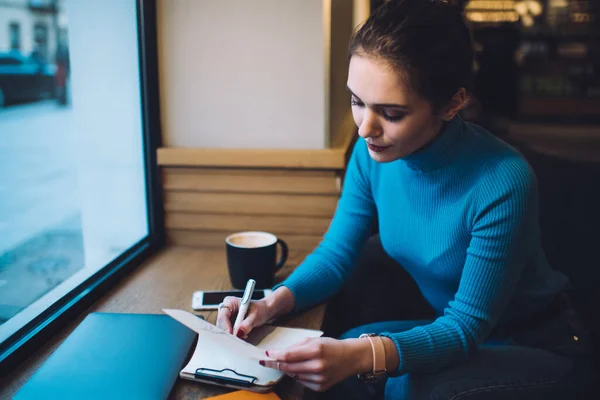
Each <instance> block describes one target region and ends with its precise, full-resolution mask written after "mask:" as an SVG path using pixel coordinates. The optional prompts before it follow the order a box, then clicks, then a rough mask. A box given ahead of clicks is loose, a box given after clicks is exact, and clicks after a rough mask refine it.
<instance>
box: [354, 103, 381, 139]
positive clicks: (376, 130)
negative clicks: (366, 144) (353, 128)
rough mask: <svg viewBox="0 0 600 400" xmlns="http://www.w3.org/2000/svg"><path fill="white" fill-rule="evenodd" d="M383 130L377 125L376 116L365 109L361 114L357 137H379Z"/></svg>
mask: <svg viewBox="0 0 600 400" xmlns="http://www.w3.org/2000/svg"><path fill="white" fill-rule="evenodd" d="M382 133H383V130H382V129H381V126H380V124H379V121H378V119H377V114H376V113H374V112H373V111H371V110H370V109H368V108H366V109H365V111H364V113H363V118H362V121H361V123H360V126H359V127H358V135H359V136H360V137H362V138H363V139H366V138H369V137H378V136H381V134H382Z"/></svg>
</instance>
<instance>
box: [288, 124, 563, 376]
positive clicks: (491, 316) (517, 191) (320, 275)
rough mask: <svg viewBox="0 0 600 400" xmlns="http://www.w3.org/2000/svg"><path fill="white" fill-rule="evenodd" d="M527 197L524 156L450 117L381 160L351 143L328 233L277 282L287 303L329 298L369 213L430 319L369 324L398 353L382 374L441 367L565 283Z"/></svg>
mask: <svg viewBox="0 0 600 400" xmlns="http://www.w3.org/2000/svg"><path fill="white" fill-rule="evenodd" d="M537 196H538V194H537V187H536V178H535V175H534V173H533V171H532V170H531V168H530V167H529V165H528V164H527V162H526V161H525V159H524V158H523V157H522V156H521V155H520V154H519V153H518V152H517V151H516V150H515V149H513V148H512V147H510V146H509V145H507V144H506V143H504V142H502V141H501V140H499V139H497V138H495V137H494V136H493V135H491V134H490V133H489V132H487V131H486V130H484V129H483V128H481V127H478V126H476V125H473V124H470V123H467V122H464V121H463V120H461V119H459V118H455V119H454V120H452V121H451V122H450V123H449V124H448V125H447V126H446V128H445V129H444V131H443V132H442V133H441V134H440V136H439V137H438V138H437V139H436V140H435V141H434V142H433V143H432V144H430V145H429V146H427V147H426V148H424V149H421V150H419V151H417V152H416V153H413V154H411V155H409V156H408V157H405V158H403V159H399V160H396V161H394V162H390V163H378V162H376V161H374V160H373V159H372V158H371V157H370V156H369V153H368V148H367V146H366V143H365V141H364V140H362V139H359V140H358V142H357V143H356V145H355V148H354V151H353V154H352V157H351V159H350V163H349V165H348V169H347V173H346V179H345V182H344V188H343V191H342V195H341V197H340V201H339V204H338V208H337V210H336V213H335V216H334V218H333V221H332V223H331V225H330V227H329V230H328V232H327V233H326V234H325V237H324V239H323V241H322V242H321V243H320V245H319V246H318V247H317V248H316V249H315V250H314V252H313V253H312V254H310V255H309V256H308V257H307V258H306V259H305V261H304V262H303V263H302V264H301V265H300V266H298V268H296V270H295V271H294V272H293V273H292V274H291V275H290V276H289V277H288V278H287V279H286V280H285V281H284V282H283V283H282V284H280V285H285V286H286V287H288V288H289V289H290V290H291V291H292V293H293V295H294V298H295V301H296V309H297V310H299V309H304V308H307V307H309V306H311V305H315V304H318V303H320V302H323V301H325V300H326V299H328V298H329V297H331V296H332V295H334V294H335V293H336V292H338V291H339V289H340V288H341V287H342V285H343V284H344V282H345V281H346V279H347V278H348V276H349V275H350V273H351V272H352V269H353V267H354V264H355V260H356V258H357V255H358V253H359V251H360V250H361V249H362V248H363V245H364V244H365V242H366V240H367V239H368V236H369V234H370V232H371V228H372V223H373V221H374V220H375V217H376V216H377V217H378V221H379V233H380V235H381V241H382V244H383V247H384V249H385V250H386V252H387V253H388V254H389V255H390V256H391V257H392V258H393V259H394V260H396V261H397V262H398V263H399V264H400V265H402V267H404V268H405V269H406V270H407V271H408V273H410V275H411V276H412V277H413V278H414V280H415V281H416V283H417V284H418V286H419V287H420V289H421V291H422V293H423V295H424V297H425V298H426V299H427V301H428V302H429V303H430V304H431V305H432V306H433V308H434V309H435V310H436V312H437V313H438V318H437V319H436V320H435V321H433V322H432V323H431V324H429V325H425V326H421V327H417V328H414V329H411V330H409V331H406V332H379V333H380V334H381V335H383V336H387V337H389V338H391V339H392V340H393V341H394V342H395V344H396V347H397V350H398V354H399V357H400V365H399V367H398V370H397V371H395V373H393V375H396V374H402V373H406V372H412V371H422V372H426V371H433V370H436V369H438V368H441V367H444V366H448V365H451V364H452V363H453V362H457V361H459V360H461V359H464V358H465V356H467V355H468V354H470V353H471V352H472V351H473V350H475V349H476V348H477V346H478V345H479V344H481V343H482V342H483V341H484V340H485V339H486V338H487V336H488V335H489V333H490V331H491V329H492V328H493V327H494V326H495V325H497V324H503V323H506V322H510V321H513V320H515V319H518V318H520V317H526V316H527V315H530V314H531V313H534V312H535V311H537V310H540V309H541V308H543V307H544V306H545V305H547V304H548V303H549V302H550V301H551V300H552V298H553V296H554V295H555V294H556V293H557V292H559V291H560V290H562V289H563V288H564V287H565V285H566V284H567V281H566V278H565V277H564V275H561V274H560V273H558V272H555V271H554V270H552V269H550V267H549V266H548V263H547V261H546V258H545V256H544V253H543V251H542V249H541V247H540V234H539V227H538V209H537V208H538V197H537ZM280 285H278V286H280ZM278 286H277V287H278ZM403 301H407V299H403Z"/></svg>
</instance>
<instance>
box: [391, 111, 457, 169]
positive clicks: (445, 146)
mask: <svg viewBox="0 0 600 400" xmlns="http://www.w3.org/2000/svg"><path fill="white" fill-rule="evenodd" d="M463 130H464V122H463V120H462V119H461V118H460V117H458V116H457V117H455V118H453V119H452V120H450V122H448V123H447V124H446V126H445V127H444V128H443V130H442V132H441V133H440V134H439V135H438V137H437V138H436V139H435V140H434V141H433V142H431V143H430V144H428V145H427V146H425V147H424V148H421V149H419V150H417V151H415V152H414V153H412V154H409V155H408V156H406V157H404V158H401V159H400V160H399V161H400V162H404V163H405V164H406V165H407V166H408V167H409V168H410V169H412V170H415V171H422V172H429V171H433V170H435V169H438V168H441V167H443V166H445V165H446V164H448V163H449V162H450V160H451V159H452V156H453V155H454V154H455V153H456V150H457V147H458V146H457V144H458V141H459V139H460V137H461V136H462V132H463Z"/></svg>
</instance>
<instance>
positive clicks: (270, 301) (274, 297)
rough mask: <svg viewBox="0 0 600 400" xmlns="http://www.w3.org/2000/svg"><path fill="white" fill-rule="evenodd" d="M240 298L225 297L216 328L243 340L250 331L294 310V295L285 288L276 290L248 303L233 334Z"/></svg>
mask: <svg viewBox="0 0 600 400" xmlns="http://www.w3.org/2000/svg"><path fill="white" fill-rule="evenodd" d="M241 300H242V299H241V298H239V297H231V296H229V297H226V298H225V300H223V303H222V305H221V306H219V313H218V315H217V326H218V327H219V328H221V329H224V330H226V331H227V332H229V333H231V334H235V335H236V336H237V337H239V338H245V337H246V336H248V334H249V333H250V332H251V331H252V329H254V328H256V327H259V326H261V325H264V324H265V323H267V322H268V321H270V320H272V319H273V318H275V317H278V316H280V315H283V314H287V313H288V312H290V311H292V310H293V309H294V304H295V301H294V295H293V294H292V292H291V291H290V290H289V289H288V288H287V287H285V286H281V287H279V288H277V290H275V291H274V292H273V293H271V294H270V295H268V296H267V297H265V298H264V299H261V300H258V301H254V300H251V301H250V306H249V307H248V312H247V313H246V318H245V319H244V320H243V321H242V322H241V323H240V326H239V327H238V330H237V332H233V322H234V321H235V318H236V316H237V313H238V311H239V309H240V302H241Z"/></svg>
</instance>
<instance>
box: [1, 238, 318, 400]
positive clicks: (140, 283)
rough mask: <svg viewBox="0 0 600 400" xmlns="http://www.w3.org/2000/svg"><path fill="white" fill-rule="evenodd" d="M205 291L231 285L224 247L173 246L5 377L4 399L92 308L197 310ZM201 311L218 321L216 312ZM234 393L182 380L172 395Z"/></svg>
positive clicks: (306, 320)
mask: <svg viewBox="0 0 600 400" xmlns="http://www.w3.org/2000/svg"><path fill="white" fill-rule="evenodd" d="M305 255H306V253H304V252H298V251H296V252H294V251H292V252H290V257H289V258H288V263H287V265H286V267H284V268H283V270H282V271H281V272H280V273H278V274H277V277H276V278H277V281H280V280H282V279H283V278H284V277H285V276H286V275H288V274H289V273H290V272H291V271H292V270H293V268H295V267H296V266H297V264H298V263H299V262H301V261H302V259H303V258H304V256H305ZM202 289H204V290H225V289H231V284H230V282H229V277H228V274H227V267H226V259H225V251H224V249H223V250H218V249H191V248H182V247H169V248H166V249H165V250H162V251H161V252H159V253H158V254H157V255H155V256H154V257H153V258H151V259H150V260H149V261H147V262H146V263H145V264H144V265H141V266H140V267H138V268H137V269H136V270H135V271H133V272H132V273H131V274H130V275H129V276H127V277H126V278H124V279H122V280H121V281H120V282H119V283H118V284H117V285H116V286H115V287H114V288H112V289H111V290H110V291H109V293H107V294H106V295H105V296H103V297H102V298H101V299H100V300H98V301H97V302H96V303H95V304H94V305H92V306H91V307H90V308H89V309H88V310H86V311H85V312H83V313H82V314H81V315H79V316H78V318H77V319H76V320H75V321H73V322H71V323H70V324H69V325H67V326H66V327H64V328H63V329H62V330H61V331H60V332H59V333H58V334H56V335H55V336H54V337H53V338H52V339H50V340H49V341H48V342H47V343H46V344H44V345H43V346H42V347H40V348H39V349H38V353H37V354H34V355H33V356H31V357H29V358H28V359H27V360H26V361H24V362H23V363H22V364H21V365H20V366H19V367H18V368H17V369H16V370H15V371H14V372H13V373H12V374H11V375H9V376H7V377H5V379H3V381H2V382H1V385H0V387H1V389H0V398H3V399H4V398H12V397H13V396H14V395H15V393H16V392H17V391H18V390H19V389H20V388H21V386H23V384H25V382H26V381H27V380H28V379H29V378H30V377H31V376H32V375H33V373H34V372H35V371H36V370H37V369H38V368H39V367H40V366H41V365H42V364H43V363H44V361H45V360H46V359H47V358H48V357H49V356H50V355H51V354H52V353H53V352H54V351H55V350H56V349H57V348H58V346H59V345H60V344H61V343H62V342H63V341H64V340H65V339H66V338H67V336H68V335H69V334H70V333H71V332H72V331H73V330H74V329H75V328H76V327H77V326H78V325H79V324H80V323H81V321H82V320H83V319H84V318H85V316H86V315H87V314H89V313H90V312H113V313H141V314H161V313H162V311H161V309H163V308H179V309H183V310H187V311H192V309H191V301H192V294H193V292H194V291H196V290H202ZM324 313H325V306H324V305H321V306H317V307H315V308H314V309H311V310H309V311H307V312H305V313H302V314H300V315H297V316H293V317H287V318H285V319H282V320H281V321H278V324H281V325H285V326H292V327H303V328H309V329H320V328H321V323H322V321H323V316H324ZM198 314H202V315H204V316H205V317H206V318H207V320H209V321H210V322H212V323H214V322H215V318H216V312H203V313H198ZM228 391H230V390H229V389H225V388H221V387H217V386H213V385H205V384H200V383H196V382H191V381H185V380H182V379H181V378H179V379H178V380H177V382H176V383H175V387H174V388H173V391H172V392H171V396H170V398H172V399H181V398H195V399H196V398H197V399H201V398H205V397H209V396H214V395H217V394H221V393H226V392H228ZM277 392H278V393H279V394H280V396H281V397H283V398H301V396H302V390H301V388H300V387H299V385H298V384H297V383H296V382H294V381H292V380H291V379H289V378H285V379H284V380H283V381H282V382H281V383H280V384H279V385H278V388H277Z"/></svg>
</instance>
